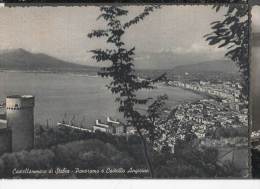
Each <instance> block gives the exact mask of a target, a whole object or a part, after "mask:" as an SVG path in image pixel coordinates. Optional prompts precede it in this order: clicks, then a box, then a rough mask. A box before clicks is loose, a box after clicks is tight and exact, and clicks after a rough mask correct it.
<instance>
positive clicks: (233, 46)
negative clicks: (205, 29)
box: [205, 1, 249, 99]
mask: <svg viewBox="0 0 260 189" xmlns="http://www.w3.org/2000/svg"><path fill="white" fill-rule="evenodd" d="M243 2H246V1H243ZM222 6H226V7H228V10H227V13H226V14H225V18H224V19H223V20H221V21H215V22H212V23H211V29H212V30H213V31H212V32H211V33H210V34H207V35H205V37H206V40H207V41H209V44H210V45H218V47H219V48H223V47H226V48H227V52H226V54H225V56H226V57H228V58H230V59H231V60H232V61H234V62H235V63H236V64H237V65H238V67H239V70H240V72H241V73H242V77H243V82H242V86H243V89H242V94H243V96H242V98H243V99H248V92H249V59H248V58H249V52H248V48H249V45H248V43H249V20H248V5H247V4H229V5H214V6H213V8H214V9H215V10H216V11H219V10H220V8H221V7H222Z"/></svg>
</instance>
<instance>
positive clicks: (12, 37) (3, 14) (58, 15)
mask: <svg viewBox="0 0 260 189" xmlns="http://www.w3.org/2000/svg"><path fill="white" fill-rule="evenodd" d="M143 8H144V7H143V6H129V7H128V9H129V16H128V17H127V18H125V19H126V20H127V19H130V18H131V17H133V16H134V15H136V14H138V13H140V12H141V11H142V9H143ZM225 11H226V10H225V8H223V9H221V10H220V11H219V12H217V13H216V12H215V10H213V9H212V6H202V5H200V6H190V5H186V6H170V5H169V6H162V8H161V9H158V10H156V11H155V12H153V13H152V14H151V15H149V16H148V17H146V18H145V20H144V21H143V22H140V23H139V24H137V25H135V26H133V27H132V28H130V29H129V30H128V31H127V33H126V35H125V37H124V40H125V41H126V43H127V44H128V45H129V46H135V47H136V60H137V62H139V65H138V66H139V67H140V68H152V67H158V66H159V64H160V66H161V68H171V67H173V66H174V65H179V64H191V63H198V62H203V61H209V60H219V59H224V53H225V49H223V48H221V49H219V48H217V47H215V46H209V45H208V44H207V42H206V41H205V39H204V38H203V35H205V34H207V33H209V32H210V31H211V30H210V23H211V22H213V21H216V20H221V19H223V15H224V14H225ZM99 13H100V12H99V8H98V7H97V6H81V7H77V6H74V7H64V6H60V7H20V8H18V7H15V8H14V7H13V8H7V7H6V8H1V11H0V18H1V19H0V27H1V29H0V51H5V50H10V49H16V48H23V49H26V50H28V51H31V52H33V53H46V54H49V55H51V56H55V57H57V58H60V59H63V60H66V61H70V62H74V63H79V64H86V65H93V60H91V56H92V54H91V53H89V50H92V49H96V48H100V47H103V46H104V43H103V42H102V41H101V40H94V39H89V38H88V37H87V34H88V33H89V32H90V31H91V30H92V29H101V28H103V27H104V24H105V23H104V21H102V20H97V19H96V18H97V17H98V15H99ZM164 55H165V56H164ZM154 57H157V59H156V61H154V60H155V59H154ZM164 57H165V58H164ZM158 59H159V60H158ZM158 61H160V62H158Z"/></svg>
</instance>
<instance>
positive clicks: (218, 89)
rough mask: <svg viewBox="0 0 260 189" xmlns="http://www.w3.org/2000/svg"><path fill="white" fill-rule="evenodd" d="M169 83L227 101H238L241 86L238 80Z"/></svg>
mask: <svg viewBox="0 0 260 189" xmlns="http://www.w3.org/2000/svg"><path fill="white" fill-rule="evenodd" d="M168 84H169V85H171V86H176V87H181V88H185V89H190V90H193V91H197V92H200V93H205V94H207V95H211V96H214V97H219V98H222V99H225V101H228V102H239V101H240V99H239V98H240V95H241V89H242V86H241V84H240V83H238V82H234V83H232V82H230V81H226V82H223V83H211V82H210V81H207V82H204V81H200V82H195V81H193V82H190V83H184V82H181V81H169V82H168Z"/></svg>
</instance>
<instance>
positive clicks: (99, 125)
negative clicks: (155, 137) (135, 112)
mask: <svg viewBox="0 0 260 189" xmlns="http://www.w3.org/2000/svg"><path fill="white" fill-rule="evenodd" d="M58 126H64V127H69V128H72V129H77V130H81V131H87V132H92V133H95V132H96V131H101V132H104V133H109V134H112V135H131V134H135V133H136V129H135V128H134V127H126V126H125V125H124V124H123V123H121V122H119V121H117V120H113V119H111V118H110V117H107V119H106V122H101V120H98V119H97V120H96V122H95V124H94V125H92V126H90V127H88V128H81V127H78V126H76V125H73V124H68V123H66V122H65V121H62V122H61V123H58Z"/></svg>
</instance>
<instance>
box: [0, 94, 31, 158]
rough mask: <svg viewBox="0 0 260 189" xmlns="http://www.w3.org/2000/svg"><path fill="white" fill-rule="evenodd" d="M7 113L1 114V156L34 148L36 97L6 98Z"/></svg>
mask: <svg viewBox="0 0 260 189" xmlns="http://www.w3.org/2000/svg"><path fill="white" fill-rule="evenodd" d="M4 106H5V113H4V114H0V155H1V154H3V153H5V152H17V151H21V150H29V149H32V148H33V146H34V96H31V95H22V96H20V95H13V96H8V97H6V102H5V105H4Z"/></svg>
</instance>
